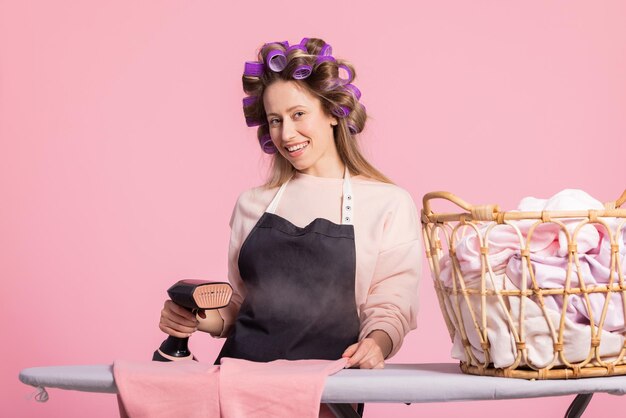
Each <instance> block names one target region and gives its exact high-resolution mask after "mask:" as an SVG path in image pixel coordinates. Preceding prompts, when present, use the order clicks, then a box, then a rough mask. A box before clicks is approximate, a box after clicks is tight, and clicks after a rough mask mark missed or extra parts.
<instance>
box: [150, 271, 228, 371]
mask: <svg viewBox="0 0 626 418" xmlns="http://www.w3.org/2000/svg"><path fill="white" fill-rule="evenodd" d="M167 294H168V295H169V296H170V299H172V302H174V303H175V304H177V305H179V306H182V307H183V308H186V309H189V310H190V311H191V312H193V313H195V312H196V311H198V310H199V309H219V308H223V307H225V306H227V305H228V304H229V303H230V298H231V296H232V294H233V288H232V287H231V286H230V283H227V282H209V281H206V280H190V279H187V280H180V281H179V282H177V283H176V284H174V285H173V286H172V287H170V288H169V289H167ZM188 342H189V338H178V337H173V336H171V335H170V336H169V337H167V339H166V340H165V341H163V343H162V344H161V346H160V347H159V348H158V349H157V350H156V351H155V352H154V354H153V356H152V360H153V361H178V360H187V359H193V360H195V357H194V356H193V354H191V352H190V351H189V348H188Z"/></svg>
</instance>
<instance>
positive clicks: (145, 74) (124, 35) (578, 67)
mask: <svg viewBox="0 0 626 418" xmlns="http://www.w3.org/2000/svg"><path fill="white" fill-rule="evenodd" d="M232 3H233V4H230V3H228V2H219V3H217V2H208V1H207V2H202V1H153V0H150V1H118V0H116V1H107V2H97V1H91V2H85V1H70V0H58V1H54V2H50V1H26V0H15V1H6V0H3V1H0V202H1V203H0V230H1V231H2V232H1V233H0V275H1V276H0V278H1V280H2V286H1V288H0V299H1V303H0V320H1V321H2V337H1V342H0V354H1V355H2V358H3V359H4V360H3V361H2V362H0V370H1V374H0V378H1V379H2V380H1V382H0V384H1V385H2V390H0V397H1V398H0V399H1V405H2V408H1V409H2V415H3V416H21V417H31V416H38V417H39V416H49V417H57V416H58V417H60V416H63V417H83V416H91V417H92V418H96V417H109V416H114V415H115V414H116V411H117V409H116V403H115V398H114V397H113V396H110V395H102V394H87V393H77V392H69V391H60V390H51V391H50V395H51V400H50V401H49V402H48V403H47V404H38V403H35V402H34V401H33V400H29V399H27V397H28V395H29V394H30V393H32V390H31V389H30V388H29V387H27V386H25V385H23V384H21V383H20V382H19V381H18V380H17V374H18V372H19V370H21V369H22V368H25V367H33V366H44V365H62V364H97V363H110V362H111V361H113V360H114V359H120V358H124V359H130V360H141V359H148V358H149V357H150V356H151V354H152V351H153V350H154V349H155V348H156V346H157V345H158V344H159V343H160V341H161V340H162V339H163V334H162V333H161V332H160V331H159V329H158V327H157V323H158V318H159V311H160V308H161V306H162V302H163V300H164V298H165V290H166V289H167V287H168V286H169V285H170V284H171V283H173V282H174V281H176V280H178V279H181V278H186V277H202V278H210V279H223V278H224V277H225V275H226V251H227V240H228V219H229V216H230V212H231V209H232V206H233V204H234V202H235V199H236V197H237V195H238V194H239V193H240V192H241V191H242V190H243V189H245V188H247V187H250V186H253V185H256V184H258V183H259V182H261V179H262V178H263V174H264V167H265V159H264V157H263V156H262V155H261V153H260V151H259V149H258V146H257V144H256V143H255V139H254V132H253V130H251V129H249V128H247V127H246V126H245V124H244V120H243V115H242V111H241V98H242V97H243V93H242V91H241V82H240V77H241V73H242V70H243V62H244V61H245V60H250V59H253V58H254V56H255V49H256V48H258V47H259V46H260V45H261V44H262V43H263V42H266V41H274V40H289V41H291V42H298V41H299V40H300V38H301V37H302V36H317V37H322V38H324V39H326V40H327V41H328V42H329V43H331V44H332V46H333V48H334V52H335V55H336V56H339V57H343V58H347V59H349V60H351V61H352V62H353V63H354V64H355V66H356V68H357V71H358V75H357V80H356V84H357V85H358V86H359V87H360V88H361V90H362V91H363V98H362V101H363V103H364V104H365V105H366V106H367V109H368V111H369V112H370V115H371V116H372V119H371V120H370V121H369V123H368V126H367V128H366V131H365V133H364V135H363V137H362V139H361V141H362V143H363V145H364V148H365V149H366V151H367V153H368V155H369V156H370V158H371V160H372V161H373V162H374V163H375V165H377V166H378V167H379V168H380V169H382V171H383V172H385V173H387V174H388V175H389V176H390V177H391V178H393V179H394V180H395V181H396V182H397V183H398V184H399V185H401V186H403V187H405V188H406V189H408V190H409V191H410V192H411V193H412V195H413V196H414V197H415V199H416V200H417V201H418V207H421V203H420V202H419V199H420V198H421V196H422V195H423V194H424V193H426V192H428V191H432V190H449V191H452V192H454V193H456V194H458V195H459V196H461V197H463V198H464V199H466V200H468V201H470V202H473V203H499V204H500V205H501V206H502V207H503V208H508V209H511V208H513V207H514V206H515V205H516V203H517V201H518V200H519V199H520V198H521V197H523V196H526V195H536V196H539V197H547V196H549V195H551V194H553V193H555V192H557V191H558V190H560V189H562V188H566V187H577V188H582V189H585V190H587V191H588V192H590V193H591V194H592V195H594V196H596V197H597V198H598V199H600V200H603V201H607V200H614V199H615V198H617V196H618V195H619V194H620V193H621V192H622V190H623V189H624V187H625V186H626V182H625V181H624V180H625V179H626V175H624V165H623V161H624V153H625V151H626V146H625V145H624V144H625V142H624V137H625V136H626V118H625V117H624V115H625V114H626V78H624V74H626V43H625V42H624V39H626V25H624V23H623V22H624V21H625V20H626V5H625V3H623V2H619V1H614V2H584V1H559V2H555V1H549V2H548V1H531V2H526V1H524V2H522V1H519V2H495V1H474V2H464V1H454V2H451V1H442V2H413V1H411V2H409V1H406V2H395V1H385V2H377V3H376V4H374V3H364V2H354V3H351V2H338V1H334V0H330V1H327V0H318V1H316V2H314V3H310V4H306V5H305V4H304V3H297V4H295V3H293V2H292V1H268V2H263V3H260V2H249V3H248V5H247V6H244V5H242V4H240V2H232ZM221 343H222V342H221V341H220V340H215V339H212V338H210V337H208V336H206V335H201V336H196V337H194V338H193V341H192V348H193V350H194V351H195V353H196V354H197V355H198V356H199V357H200V358H201V359H202V360H206V361H212V359H213V357H214V356H215V354H216V353H217V351H218V350H219V348H220V346H221ZM449 350H450V343H449V339H448V337H447V332H446V331H445V327H444V323H443V320H442V319H441V316H440V314H439V310H438V307H437V303H436V299H435V295H434V292H433V290H432V284H431V279H430V275H429V274H428V272H427V271H425V276H424V280H423V285H422V296H421V311H420V316H419V328H418V330H416V331H414V332H413V333H412V334H410V335H409V337H407V339H406V342H405V345H404V348H403V349H402V351H401V352H400V353H399V354H398V355H397V356H396V357H395V358H394V359H393V361H394V362H445V361H451V360H450V357H449ZM570 400H571V398H569V397H567V398H552V399H536V400H520V401H499V402H475V403H451V404H433V405H430V404H429V405H411V406H405V405H382V404H371V405H368V407H367V409H366V416H367V417H383V416H396V417H405V416H406V417H408V416H429V417H449V416H465V417H471V416H480V417H491V416H493V417H496V416H500V415H502V414H504V413H506V414H507V416H508V417H509V418H514V417H527V416H562V415H563V414H564V412H565V408H566V406H567V405H568V403H569V402H570ZM624 407H626V400H625V399H622V398H617V397H611V396H597V397H596V398H594V401H593V402H592V404H591V406H590V407H589V409H588V415H587V416H589V417H598V416H602V415H604V414H607V415H610V416H615V414H614V411H616V410H621V409H623V408H624Z"/></svg>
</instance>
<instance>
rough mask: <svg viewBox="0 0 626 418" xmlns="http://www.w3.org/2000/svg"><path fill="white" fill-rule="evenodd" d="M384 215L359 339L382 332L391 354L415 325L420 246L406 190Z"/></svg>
mask: <svg viewBox="0 0 626 418" xmlns="http://www.w3.org/2000/svg"><path fill="white" fill-rule="evenodd" d="M385 215H386V216H385V217H386V219H385V220H384V223H383V226H382V228H383V232H382V239H381V244H380V250H379V253H378V257H377V259H376V263H375V266H374V270H373V274H372V279H371V282H370V286H369V290H368V293H367V298H366V300H365V303H364V304H363V305H362V306H361V312H360V320H361V332H360V336H359V339H363V338H365V337H366V336H367V335H368V334H369V333H371V332H372V331H374V330H377V329H379V330H382V331H385V332H386V333H387V334H388V335H389V337H390V338H391V341H392V343H393V348H392V350H391V353H390V354H389V356H388V357H391V356H393V355H394V354H395V353H397V352H398V350H399V349H400V346H401V345H402V341H403V339H404V337H405V335H406V334H407V333H408V332H409V331H410V330H412V329H415V328H416V327H417V309H418V286H419V282H420V276H421V264H422V261H421V260H422V256H421V254H422V248H421V244H420V240H419V225H418V218H417V211H416V209H415V205H414V203H413V200H412V198H411V197H410V195H409V194H408V193H406V192H404V191H403V192H402V193H401V194H400V196H399V197H398V198H396V199H394V202H393V204H392V205H390V206H389V207H388V208H387V209H386V212H385Z"/></svg>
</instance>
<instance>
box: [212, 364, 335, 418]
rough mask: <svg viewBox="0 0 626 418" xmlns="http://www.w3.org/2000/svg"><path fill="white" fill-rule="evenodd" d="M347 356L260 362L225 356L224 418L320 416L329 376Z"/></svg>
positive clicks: (221, 376)
mask: <svg viewBox="0 0 626 418" xmlns="http://www.w3.org/2000/svg"><path fill="white" fill-rule="evenodd" d="M346 361H347V359H345V358H342V359H340V360H336V361H328V360H297V361H290V360H276V361H272V362H270V363H257V362H252V361H247V360H239V359H234V358H223V359H222V365H221V372H220V401H221V407H222V417H224V418H239V417H241V418H243V417H256V418H265V417H267V418H269V417H302V418H317V417H318V415H319V412H320V400H321V399H322V392H323V390H324V383H325V381H326V377H327V376H329V375H332V374H334V373H336V372H338V371H339V370H341V369H343V368H344V366H345V365H346Z"/></svg>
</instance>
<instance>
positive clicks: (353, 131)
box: [348, 122, 359, 135]
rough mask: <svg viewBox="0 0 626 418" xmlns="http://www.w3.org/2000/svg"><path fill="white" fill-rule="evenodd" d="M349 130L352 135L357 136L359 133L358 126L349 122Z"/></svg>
mask: <svg viewBox="0 0 626 418" xmlns="http://www.w3.org/2000/svg"><path fill="white" fill-rule="evenodd" d="M348 130H349V131H350V133H351V134H352V135H356V134H358V133H359V131H358V129H357V128H356V125H355V124H354V123H352V122H348Z"/></svg>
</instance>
